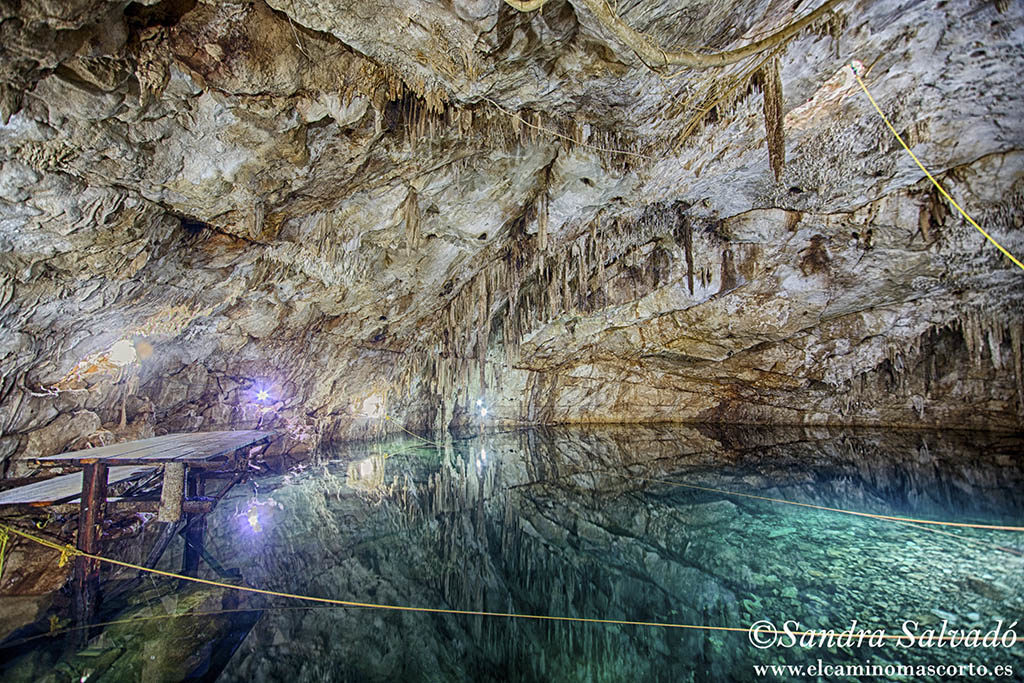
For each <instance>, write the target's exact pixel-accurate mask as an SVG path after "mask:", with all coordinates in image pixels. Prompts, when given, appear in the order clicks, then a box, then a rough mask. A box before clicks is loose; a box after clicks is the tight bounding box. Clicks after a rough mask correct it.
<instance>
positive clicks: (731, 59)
mask: <svg viewBox="0 0 1024 683" xmlns="http://www.w3.org/2000/svg"><path fill="white" fill-rule="evenodd" d="M546 1H547V0H505V3H506V4H508V5H509V6H511V7H513V8H514V9H517V10H519V11H520V12H532V11H533V10H537V9H540V8H541V7H543V6H544V3H545V2H546ZM575 1H576V3H577V4H582V5H583V6H585V7H586V8H587V9H588V10H590V12H591V14H593V15H594V17H595V18H597V20H598V21H600V22H601V24H602V25H604V27H605V28H607V29H608V30H609V31H611V32H612V33H613V34H614V35H615V36H616V37H617V38H618V39H619V40H621V41H622V42H623V43H625V44H626V45H627V46H628V47H629V48H630V49H631V50H633V52H635V53H636V54H637V56H639V57H640V59H642V60H643V61H644V63H646V64H648V65H650V66H652V67H663V66H671V65H675V66H685V67H689V68H691V69H707V68H711V67H715V66H726V65H728V64H735V63H736V62H738V61H740V60H742V59H746V58H747V57H752V56H754V55H757V54H760V53H762V52H764V51H765V50H770V49H771V48H773V47H775V46H776V45H779V44H781V43H783V42H785V41H786V40H788V39H790V38H792V37H793V36H795V35H796V34H797V33H799V32H800V31H802V30H803V29H805V28H807V27H808V26H810V25H811V24H813V23H814V22H816V21H817V20H818V19H820V18H821V17H823V16H824V15H825V13H827V12H828V11H830V10H831V9H832V8H833V7H834V6H835V5H837V4H839V0H827V2H825V4H823V5H822V6H821V7H819V8H818V9H816V10H814V11H813V12H811V13H810V14H808V15H806V16H805V17H804V18H803V19H799V20H797V21H794V22H793V23H791V24H789V25H788V26H785V27H783V28H782V29H780V30H778V31H776V32H775V33H773V34H771V35H770V36H768V37H766V38H763V39H761V40H757V41H754V42H753V43H749V44H747V45H744V46H743V47H741V48H737V49H735V50H726V51H724V52H714V53H710V54H701V53H697V52H692V51H690V50H679V51H677V52H667V51H666V50H664V49H662V48H661V47H659V46H658V45H657V44H655V43H654V42H653V41H652V40H651V39H650V38H648V37H647V35H646V34H644V33H641V32H639V31H637V30H635V29H633V28H632V27H631V26H630V25H629V24H627V23H626V22H624V21H623V20H622V19H620V18H619V16H618V15H617V14H616V13H615V12H614V11H613V10H612V8H611V6H610V5H609V4H608V2H607V0H575Z"/></svg>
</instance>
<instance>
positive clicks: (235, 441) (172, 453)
mask: <svg viewBox="0 0 1024 683" xmlns="http://www.w3.org/2000/svg"><path fill="white" fill-rule="evenodd" d="M272 436H273V434H272V433H271V432H260V431H256V430H251V429H250V430H242V431H233V432H228V431H218V432H194V433H188V434H167V435H165V436H164V437H155V438H156V439H161V441H156V442H154V441H151V440H148V439H143V440H142V441H149V442H150V443H149V444H148V445H147V446H146V447H144V448H133V449H123V450H122V451H120V452H110V451H107V452H103V451H104V449H106V448H110V447H107V446H104V447H102V448H91V449H86V450H81V451H71V452H68V453H61V454H59V455H50V456H46V457H44V458H38V459H37V461H38V462H40V463H46V464H55V463H66V464H77V463H82V462H90V461H96V462H102V463H104V464H107V465H147V464H152V465H156V464H161V463H166V462H181V461H185V462H186V463H187V464H189V465H194V466H202V465H203V464H204V463H206V462H207V461H214V460H216V459H217V458H219V457H220V456H226V455H228V454H230V453H232V452H234V451H235V450H237V449H239V448H245V447H246V446H251V445H253V444H256V443H259V442H263V441H267V440H269V439H270V438H271V437H272ZM142 441H138V442H134V443H142ZM116 445H121V444H116Z"/></svg>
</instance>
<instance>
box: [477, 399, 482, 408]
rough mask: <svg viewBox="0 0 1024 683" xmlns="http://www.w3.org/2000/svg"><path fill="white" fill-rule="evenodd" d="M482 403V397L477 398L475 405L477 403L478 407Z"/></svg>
mask: <svg viewBox="0 0 1024 683" xmlns="http://www.w3.org/2000/svg"><path fill="white" fill-rule="evenodd" d="M483 404H484V401H483V399H482V398H478V399H477V400H476V405H477V407H478V408H479V407H480V406H482V405H483Z"/></svg>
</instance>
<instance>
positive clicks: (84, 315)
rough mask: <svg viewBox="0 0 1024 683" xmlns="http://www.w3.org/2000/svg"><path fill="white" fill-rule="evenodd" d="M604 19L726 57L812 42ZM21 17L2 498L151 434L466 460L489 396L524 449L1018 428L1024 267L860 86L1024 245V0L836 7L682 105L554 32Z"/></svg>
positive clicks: (670, 14) (563, 12)
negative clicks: (27, 466) (387, 448)
mask: <svg viewBox="0 0 1024 683" xmlns="http://www.w3.org/2000/svg"><path fill="white" fill-rule="evenodd" d="M50 5H53V6H52V7H51V6H50ZM808 9H809V8H808ZM619 11H620V12H621V13H622V16H623V18H624V19H625V20H626V21H628V22H629V23H630V24H631V25H632V26H634V27H635V28H637V29H638V30H643V31H645V32H647V33H648V34H649V35H650V36H651V37H652V38H653V39H654V40H656V41H658V42H659V43H660V44H661V45H663V46H665V47H666V48H680V47H687V46H689V47H698V46H699V47H701V48H702V49H708V50H715V49H726V48H730V47H735V46H737V45H741V44H744V43H746V42H749V41H750V40H751V39H755V38H756V37H758V36H760V35H763V34H765V33H766V32H769V31H771V30H773V29H774V28H775V27H778V26H780V25H783V24H785V23H787V22H788V21H791V20H792V19H793V18H795V16H794V12H793V10H792V9H791V8H790V7H789V6H788V5H783V4H781V3H776V2H772V1H770V0H769V1H759V0H752V1H751V2H745V3H743V5H742V6H737V5H733V4H728V3H696V2H693V3H685V4H683V5H680V4H679V3H663V2H658V1H657V0H643V1H642V2H637V3H631V4H629V5H628V6H620V8H619ZM0 17H2V22H0V27H2V30H3V34H4V36H5V39H4V40H3V41H0V44H2V48H0V49H2V50H3V70H2V72H0V80H2V86H0V104H2V111H0V113H2V124H3V125H2V126H0V244H2V246H3V248H2V249H0V328H2V334H0V375H2V379H0V432H2V435H0V460H2V462H3V466H2V467H3V470H4V473H5V474H7V475H11V474H20V473H23V472H24V469H23V467H22V466H21V465H19V464H18V462H19V461H20V460H21V459H23V458H24V457H26V456H27V455H29V454H35V453H36V452H37V451H40V449H42V450H52V451H57V450H61V449H63V448H68V447H78V446H82V445H84V444H88V443H92V444H97V443H102V442H107V441H110V440H112V439H119V438H136V437H138V436H143V435H147V434H151V433H154V431H155V432H158V433H159V432H161V431H165V430H167V431H173V430H196V429H214V428H225V427H251V426H255V425H257V424H258V425H261V426H264V427H270V428H275V429H279V430H281V431H282V433H284V434H287V435H288V439H286V440H283V441H282V442H281V444H280V445H279V448H281V449H282V450H285V451H291V450H297V449H299V450H301V449H303V448H308V447H309V446H310V445H312V444H314V443H316V442H317V440H319V439H324V438H358V437H362V436H368V435H372V434H375V433H379V432H381V431H386V430H388V429H393V428H395V426H394V425H392V424H389V423H388V422H387V421H386V420H385V419H384V418H385V416H388V417H391V418H393V420H394V422H395V423H396V424H404V425H405V426H406V427H409V428H447V427H455V428H476V427H477V426H478V424H479V422H480V420H479V413H478V406H477V401H482V402H484V403H486V406H487V408H488V411H489V412H488V415H487V422H488V424H495V423H498V424H507V425H517V424H523V423H536V422H593V421H598V422H609V421H630V420H705V421H754V422H772V423H836V424H845V423H869V424H905V425H911V424H922V423H924V424H932V425H946V426H948V425H958V426H971V427H981V428H1001V429H1017V428H1019V427H1020V426H1021V419H1022V418H1021V414H1022V399H1021V395H1022V394H1024V391H1022V384H1021V376H1022V371H1021V320H1022V317H1021V291H1022V289H1021V286H1020V283H1021V277H1022V274H1021V272H1020V271H1019V270H1018V269H1016V268H1015V267H1014V266H1012V264H1010V263H1009V262H1008V261H1007V260H1006V259H1005V258H1004V257H1002V256H1001V255H1000V254H999V253H998V252H996V251H995V250H994V249H993V248H992V247H990V246H988V245H986V244H985V243H984V241H983V239H982V238H981V236H980V235H978V233H977V232H976V231H975V230H974V229H973V228H971V227H970V226H968V225H967V224H966V223H965V222H964V221H962V220H961V219H960V218H959V217H958V216H957V215H955V214H954V213H953V212H951V211H950V209H949V208H948V207H947V206H946V205H945V204H944V203H943V202H942V200H941V199H940V198H939V197H938V196H937V194H936V192H935V191H934V189H933V188H932V187H931V186H930V184H928V183H927V181H922V179H921V174H920V172H919V171H918V170H917V168H916V166H915V165H914V164H913V162H912V161H911V160H910V159H909V158H908V157H907V156H906V155H905V153H904V152H903V151H902V150H901V149H900V148H899V146H898V144H897V143H896V142H895V140H894V139H893V138H892V136H891V134H890V133H889V132H888V131H887V130H886V129H885V128H884V126H883V125H882V123H881V121H880V120H879V119H878V117H877V115H876V114H875V112H874V111H873V110H872V109H871V107H870V104H869V103H868V102H867V100H866V98H865V97H864V96H863V93H861V92H860V90H859V87H858V86H857V85H856V82H855V81H854V80H853V78H852V75H851V74H850V71H849V69H848V68H847V67H846V65H848V64H849V63H850V62H851V61H852V60H857V61H858V62H859V63H860V64H861V65H862V66H863V68H864V70H865V71H866V72H867V76H866V78H867V82H868V84H869V86H870V87H871V89H872V92H873V93H874V95H875V97H876V98H877V99H878V101H879V103H880V104H881V106H882V107H883V108H884V109H885V111H886V112H887V113H888V114H889V116H890V117H891V118H892V119H893V121H894V124H895V125H896V127H897V129H898V130H900V131H901V134H903V135H904V136H905V138H906V139H907V140H908V143H909V144H911V145H912V146H913V148H914V149H915V152H916V153H917V154H918V155H919V156H920V157H921V158H922V159H923V160H924V161H925V163H926V164H928V165H929V166H930V167H931V169H932V170H933V171H934V172H935V173H936V174H937V175H938V176H939V177H940V178H941V180H942V182H943V183H944V184H945V186H946V187H947V188H948V189H949V190H950V192H951V193H952V194H953V196H954V197H956V198H957V200H958V201H959V202H960V203H961V204H962V205H964V206H965V207H967V208H968V210H969V211H970V212H971V213H972V214H973V215H974V217H975V218H976V219H978V220H979V222H980V223H981V224H982V225H983V226H984V227H985V228H986V229H987V230H989V231H990V232H991V233H992V234H993V235H994V236H996V237H997V238H998V239H999V240H1000V241H1001V242H1002V243H1003V244H1004V245H1005V246H1006V247H1007V248H1009V249H1010V250H1011V251H1012V252H1015V253H1017V254H1020V253H1024V233H1022V231H1021V224H1022V221H1024V216H1022V213H1021V205H1022V202H1021V197H1022V192H1024V155H1022V152H1021V150H1022V149H1024V145H1022V141H1024V120H1022V117H1021V116H1020V113H1019V112H1020V109H1021V107H1020V104H1021V103H1020V95H1019V87H1018V83H1019V77H1018V75H1019V73H1020V71H1021V68H1022V67H1024V51H1022V50H1021V48H1020V45H1021V44H1022V40H1021V39H1022V37H1024V21H1022V18H1024V10H1022V9H1021V7H1020V6H1019V5H1012V4H1011V5H1010V6H1004V4H1002V3H996V4H982V3H968V2H954V3H948V2H943V3H918V4H914V5H910V6H907V5H900V4H898V3H893V2H887V1H882V2H855V1H850V2H846V3H841V4H840V5H839V6H838V8H837V10H836V12H835V13H833V14H832V15H830V16H829V17H828V18H827V20H826V21H823V22H820V25H816V26H813V27H811V28H810V29H808V30H807V31H804V32H803V33H801V34H799V35H797V36H795V37H794V38H793V39H791V40H789V41H787V42H785V43H784V44H783V45H781V46H779V47H777V48H775V49H773V50H772V51H770V53H765V54H762V55H758V56H756V57H754V58H751V59H748V60H744V61H741V62H739V63H737V64H734V65H731V66H728V67H723V68H716V69H710V70H703V71H682V72H677V73H667V74H666V73H655V72H654V71H652V70H651V69H649V68H647V67H646V66H645V65H644V64H642V63H641V62H640V61H639V60H638V59H637V58H636V56H635V55H633V54H632V53H630V52H629V50H628V48H626V47H625V46H623V45H621V44H619V43H618V42H617V41H616V39H615V38H614V37H613V36H612V35H611V34H610V33H608V32H607V30H605V29H604V28H603V27H602V26H601V25H600V24H599V23H598V22H597V21H596V20H595V19H594V17H592V16H591V15H589V13H588V12H587V11H586V9H585V8H584V7H581V6H577V5H575V4H573V3H572V2H566V1H555V0H552V2H549V3H547V5H545V7H544V8H543V10H541V11H539V12H533V13H525V14H524V13H519V12H516V11H515V10H513V9H512V8H511V7H509V6H507V5H506V4H505V3H503V2H499V1H498V0H490V1H482V2H480V1H472V2H470V1H465V0H456V1H454V2H440V1H438V2H416V3H410V2H405V1H404V0H380V1H379V2H377V3H370V4H368V3H365V2H348V1H347V0H330V1H328V2H310V1H306V0H295V1H294V2H292V1H290V2H287V3H283V2H282V3H279V2H274V1H272V2H269V3H264V2H262V0H259V1H256V2H230V3H212V2H210V3H207V2H193V1H191V0H165V1H163V2H153V3H125V2H102V1H99V0H93V1H89V2H86V1H83V2H76V3H70V4H69V3H50V4H49V5H48V4H45V3H44V4H42V5H41V4H39V3H18V2H12V3H6V4H3V5H2V6H0ZM775 76H777V77H778V81H779V82H781V84H782V97H781V102H777V103H776V105H778V107H779V109H778V111H780V112H781V113H782V115H783V119H782V130H783V132H784V136H785V138H784V141H783V143H782V149H781V152H783V153H784V156H785V163H784V164H783V165H782V167H781V174H780V175H779V176H778V178H777V177H776V173H775V172H774V171H773V169H772V166H771V163H770V161H769V154H768V149H767V144H766V142H765V140H766V132H765V131H766V127H765V121H764V116H765V112H766V111H768V110H769V109H770V107H765V106H764V105H763V95H762V92H761V90H762V88H763V84H764V83H768V82H773V81H771V78H774V77H775ZM772 92H774V90H773V91H772ZM768 137H770V138H771V139H772V140H773V145H775V146H776V149H775V150H774V152H773V154H774V155H775V157H774V158H775V159H778V158H779V157H778V156H777V155H778V153H779V152H780V150H779V149H778V145H779V141H778V140H777V138H776V137H775V136H774V134H773V135H771V136H768ZM121 342H127V343H121ZM119 343H121V345H120V346H118V344H119ZM91 416H94V418H95V419H94V418H93V417H91ZM58 420H60V421H59V422H58ZM65 424H68V425H73V426H74V429H71V428H67V429H66V428H64V427H63V425H65ZM40 430H48V431H45V432H43V431H40ZM58 442H60V443H58ZM40 444H45V447H43V446H40ZM40 452H41V451H40Z"/></svg>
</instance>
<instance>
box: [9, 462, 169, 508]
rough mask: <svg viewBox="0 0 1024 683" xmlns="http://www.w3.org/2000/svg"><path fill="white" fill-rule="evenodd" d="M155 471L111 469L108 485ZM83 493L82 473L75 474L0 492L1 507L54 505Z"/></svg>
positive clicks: (123, 468) (133, 467)
mask: <svg viewBox="0 0 1024 683" xmlns="http://www.w3.org/2000/svg"><path fill="white" fill-rule="evenodd" d="M153 469H154V468H153V467H152V466H150V467H141V466H139V465H128V466H123V467H111V468H110V469H109V470H108V474H107V485H108V486H109V485H112V484H116V483H118V482H122V481H125V480H127V479H131V478H132V477H134V476H136V475H138V474H142V473H143V472H149V471H152V470H153ZM81 493H82V473H81V472H75V473H74V474H65V475H63V476H60V477H54V478H53V479H47V480H46V481H40V482H36V483H35V484H26V485H25V486H19V487H17V488H13V489H9V490H7V491H3V492H0V505H24V504H29V505H33V504H34V505H53V504H56V503H64V502H67V501H70V500H73V499H75V498H78V497H79V496H80V495H81Z"/></svg>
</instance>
